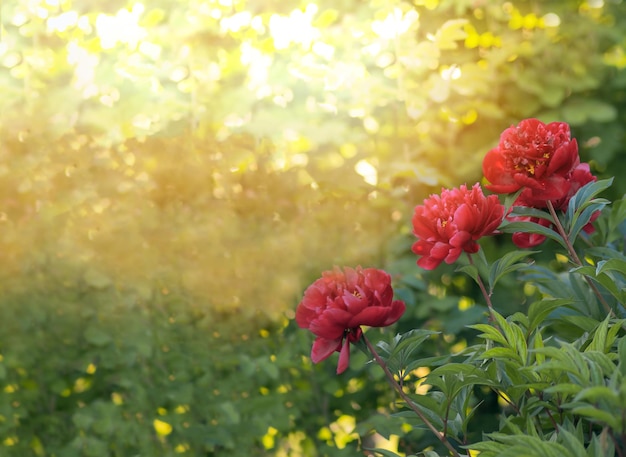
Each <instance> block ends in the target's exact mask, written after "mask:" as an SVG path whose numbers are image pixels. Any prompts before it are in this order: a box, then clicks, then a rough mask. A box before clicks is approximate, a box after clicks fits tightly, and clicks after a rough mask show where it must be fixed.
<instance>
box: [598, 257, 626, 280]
mask: <svg viewBox="0 0 626 457" xmlns="http://www.w3.org/2000/svg"><path fill="white" fill-rule="evenodd" d="M607 271H617V272H619V273H621V274H623V275H624V276H626V260H624V259H609V260H600V261H599V262H598V264H597V265H596V274H597V275H599V274H601V273H606V272H607Z"/></svg>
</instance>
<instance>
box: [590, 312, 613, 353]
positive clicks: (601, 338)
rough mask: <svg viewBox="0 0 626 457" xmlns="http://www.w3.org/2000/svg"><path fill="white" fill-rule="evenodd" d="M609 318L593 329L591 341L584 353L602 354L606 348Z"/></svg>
mask: <svg viewBox="0 0 626 457" xmlns="http://www.w3.org/2000/svg"><path fill="white" fill-rule="evenodd" d="M610 318H611V316H607V317H606V319H604V320H603V321H602V322H600V324H598V326H597V327H596V329H595V332H594V335H593V339H592V340H591V342H590V343H589V345H588V346H587V348H586V349H585V351H599V352H602V353H604V351H605V348H606V337H607V333H608V331H609V320H610Z"/></svg>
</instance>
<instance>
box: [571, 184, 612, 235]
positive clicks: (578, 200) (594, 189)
mask: <svg viewBox="0 0 626 457" xmlns="http://www.w3.org/2000/svg"><path fill="white" fill-rule="evenodd" d="M611 184H613V178H609V179H602V180H599V181H595V182H590V183H588V184H585V185H584V186H583V187H581V188H580V189H579V190H578V192H576V194H575V195H574V196H573V197H572V198H571V199H570V201H569V204H568V205H567V211H566V212H565V221H566V226H568V227H572V226H573V225H574V223H575V222H576V218H577V217H578V215H579V214H580V212H581V211H582V210H583V209H584V208H585V207H586V206H587V205H588V204H589V203H590V201H591V199H592V198H594V197H595V196H596V195H598V194H599V193H600V192H602V191H604V190H606V189H608V188H609V187H611ZM583 225H584V224H583Z"/></svg>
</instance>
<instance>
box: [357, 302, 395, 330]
mask: <svg viewBox="0 0 626 457" xmlns="http://www.w3.org/2000/svg"><path fill="white" fill-rule="evenodd" d="M390 311H391V308H388V307H386V306H385V307H384V306H370V307H368V308H365V309H364V310H363V311H361V312H360V313H359V314H357V315H356V316H354V317H353V318H352V320H351V321H350V324H349V326H348V328H355V327H358V326H360V325H367V326H368V327H384V326H385V320H386V319H387V316H388V315H389V313H390Z"/></svg>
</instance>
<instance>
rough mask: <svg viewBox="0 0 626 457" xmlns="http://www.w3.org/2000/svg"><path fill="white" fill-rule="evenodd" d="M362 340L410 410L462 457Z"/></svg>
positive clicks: (450, 449) (440, 439) (369, 346)
mask: <svg viewBox="0 0 626 457" xmlns="http://www.w3.org/2000/svg"><path fill="white" fill-rule="evenodd" d="M361 338H363V341H365V345H366V346H367V348H368V349H369V351H370V352H371V353H372V356H373V357H374V360H376V363H378V365H380V367H381V368H382V369H383V372H384V373H385V376H386V377H387V381H389V384H391V387H393V388H394V390H395V391H396V392H398V394H399V395H400V397H401V398H402V399H403V400H404V402H405V403H406V405H407V406H408V407H409V408H411V410H413V412H414V413H415V414H417V417H419V418H420V419H421V420H422V422H424V424H426V427H428V429H429V430H430V431H431V432H433V434H434V435H435V436H436V437H437V439H438V440H439V441H440V442H441V444H443V445H444V446H445V447H447V448H448V450H449V451H450V453H451V454H452V455H453V456H454V457H461V456H460V455H459V453H458V452H457V451H456V449H454V446H452V444H451V443H450V441H448V438H446V435H444V434H443V433H441V432H440V431H439V430H437V429H436V428H435V426H434V425H433V424H432V422H430V421H429V420H428V418H427V417H426V416H425V415H424V413H423V412H422V411H420V409H419V408H418V407H417V405H416V404H415V403H413V400H411V399H410V398H409V396H408V395H407V394H406V393H405V392H404V390H402V387H401V386H400V384H398V382H397V381H396V379H395V378H394V376H393V374H392V373H391V371H389V367H388V366H387V364H386V363H385V361H384V360H383V359H382V358H381V357H380V355H378V352H376V349H374V346H372V343H370V341H369V340H368V339H367V338H366V337H365V335H362V336H361Z"/></svg>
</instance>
